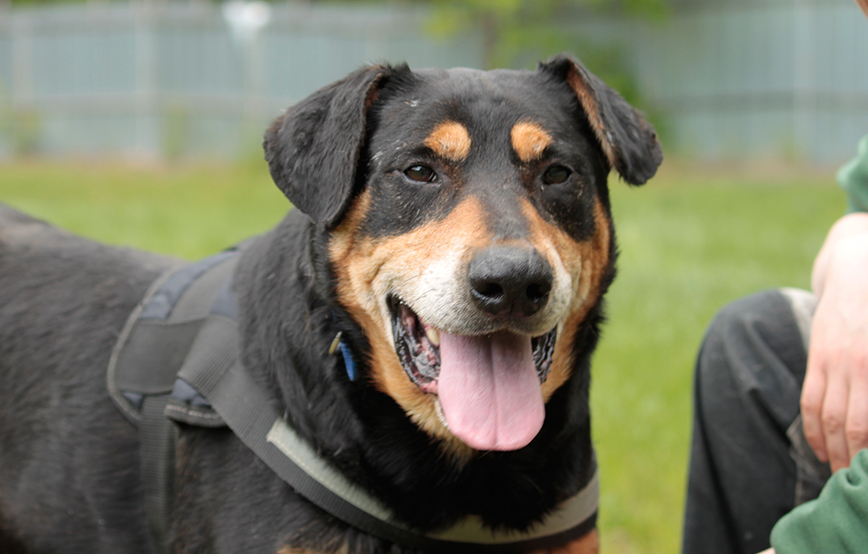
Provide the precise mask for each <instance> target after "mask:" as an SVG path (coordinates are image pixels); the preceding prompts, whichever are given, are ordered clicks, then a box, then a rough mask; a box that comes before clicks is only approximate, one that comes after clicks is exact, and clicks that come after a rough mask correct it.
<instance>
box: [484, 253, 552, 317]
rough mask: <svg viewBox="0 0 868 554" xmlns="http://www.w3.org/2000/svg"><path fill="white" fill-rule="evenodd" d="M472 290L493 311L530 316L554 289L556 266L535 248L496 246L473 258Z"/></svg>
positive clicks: (493, 312) (496, 313) (485, 307)
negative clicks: (553, 279) (554, 270)
mask: <svg viewBox="0 0 868 554" xmlns="http://www.w3.org/2000/svg"><path fill="white" fill-rule="evenodd" d="M468 278H469V280H470V293H471V296H473V300H474V301H475V302H476V304H477V305H478V306H479V307H480V308H481V309H483V310H485V311H486V312H488V313H490V314H493V315H511V316H519V315H520V316H530V315H533V314H535V313H537V312H538V311H539V310H540V309H541V308H542V307H543V306H545V304H546V301H548V298H549V292H551V290H552V268H551V267H550V266H549V264H548V262H546V261H545V260H544V259H543V258H542V256H540V255H539V253H538V252H537V251H536V250H534V249H532V248H519V247H511V246H492V247H490V248H486V249H485V250H481V251H480V252H478V253H477V254H475V255H474V256H473V258H472V259H471V260H470V269H469V270H468Z"/></svg>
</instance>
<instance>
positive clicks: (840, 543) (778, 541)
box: [772, 449, 868, 554]
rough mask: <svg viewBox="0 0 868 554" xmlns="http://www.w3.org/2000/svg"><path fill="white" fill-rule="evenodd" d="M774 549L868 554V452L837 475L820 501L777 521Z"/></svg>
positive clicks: (791, 553)
mask: <svg viewBox="0 0 868 554" xmlns="http://www.w3.org/2000/svg"><path fill="white" fill-rule="evenodd" d="M772 546H774V548H775V554H808V553H811V554H814V553H822V554H845V553H846V554H864V553H865V552H868V449H864V450H860V451H859V453H858V454H856V456H854V457H853V460H852V461H851V462H850V467H848V468H846V469H839V470H838V471H836V472H835V474H834V475H832V478H831V479H829V482H828V483H826V486H825V487H823V492H821V493H820V497H819V498H817V499H816V500H812V501H811V502H807V503H805V504H802V505H801V506H799V507H798V508H796V509H795V510H793V511H792V512H790V513H789V514H787V515H786V516H784V517H782V518H781V519H780V521H778V523H777V525H775V528H774V529H772Z"/></svg>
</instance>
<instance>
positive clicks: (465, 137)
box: [425, 121, 470, 162]
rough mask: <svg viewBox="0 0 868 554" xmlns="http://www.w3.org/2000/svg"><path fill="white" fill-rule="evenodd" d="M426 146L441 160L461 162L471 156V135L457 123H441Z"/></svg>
mask: <svg viewBox="0 0 868 554" xmlns="http://www.w3.org/2000/svg"><path fill="white" fill-rule="evenodd" d="M425 146H427V147H428V148H430V149H431V150H433V151H434V153H435V154H437V155H438V156H440V157H441V158H446V159H447V160H452V161H455V162H460V161H462V160H464V159H465V158H467V155H468V154H470V134H469V133H468V132H467V128H466V127H465V126H464V125H462V124H460V123H457V122H455V121H447V122H445V123H441V124H440V125H438V126H437V127H435V128H434V130H433V131H431V134H430V135H428V138H426V139H425Z"/></svg>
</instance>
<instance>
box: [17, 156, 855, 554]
mask: <svg viewBox="0 0 868 554" xmlns="http://www.w3.org/2000/svg"><path fill="white" fill-rule="evenodd" d="M611 188H612V202H613V206H614V208H613V209H614V213H615V218H616V221H617V222H618V238H619V244H620V249H621V257H620V260H619V276H618V278H617V280H616V282H615V284H614V285H613V287H612V289H611V292H610V294H609V297H608V306H609V310H608V313H609V316H610V322H609V323H608V324H607V326H606V328H605V331H604V336H603V341H602V344H601V347H600V349H599V350H598V352H597V353H596V355H595V361H594V370H593V371H594V385H593V392H592V404H593V414H594V433H595V440H596V445H597V450H598V456H599V460H600V466H601V472H602V481H603V489H602V490H603V492H602V500H601V512H600V513H601V521H600V526H601V532H602V537H603V552H605V553H617V554H652V553H653V554H660V553H668V552H671V553H674V552H677V551H678V548H679V543H680V528H681V519H682V509H683V508H682V506H683V498H684V485H685V480H686V477H685V471H686V466H687V452H688V444H689V433H690V417H691V414H690V411H691V407H690V385H691V379H692V375H691V374H692V369H693V360H694V356H695V353H696V351H697V348H698V346H699V343H700V341H701V337H702V334H703V332H704V329H705V327H706V325H707V324H708V322H709V320H710V319H711V318H712V316H713V314H714V313H715V312H716V311H717V309H719V308H720V307H721V306H722V305H723V304H725V303H726V302H729V301H731V300H733V299H735V298H737V297H739V296H742V295H745V294H748V293H751V292H754V291H758V290H761V289H764V288H767V287H774V286H799V287H807V286H808V283H809V274H810V268H811V262H812V259H813V256H814V255H815V253H816V251H817V250H818V249H819V247H820V244H821V242H822V240H823V236H824V234H825V231H826V229H828V227H829V225H830V224H831V222H832V221H833V220H834V219H835V218H837V217H838V216H839V215H840V214H841V212H842V210H843V195H842V193H841V192H840V191H839V190H838V189H837V187H836V186H835V185H834V184H833V181H832V172H831V171H828V172H825V173H816V174H812V175H808V176H804V175H802V174H800V173H797V172H794V171H792V170H785V171H783V172H778V171H775V172H770V171H768V170H766V171H764V172H762V173H760V174H751V173H745V172H738V173H736V172H733V171H729V170H725V169H724V170H721V169H717V170H713V171H708V170H695V169H693V170H691V169H685V168H684V167H682V168H680V169H679V168H678V167H675V168H669V167H666V166H664V168H663V170H662V171H661V174H660V175H659V176H658V177H657V178H655V180H653V181H652V182H651V183H650V184H649V185H647V186H645V187H642V188H633V189H628V188H627V187H626V186H624V185H622V184H621V183H618V182H617V179H616V178H614V177H613V178H612V182H611ZM0 201H2V202H6V203H8V204H11V205H13V206H15V207H17V208H19V209H22V210H24V211H26V212H28V213H31V214H33V215H36V216H38V217H41V218H44V219H47V220H49V221H52V222H53V223H56V224H58V225H60V226H62V227H65V228H67V229H69V230H71V231H74V232H77V233H80V234H83V235H85V236H88V237H92V238H95V239H99V240H102V241H106V242H111V243H115V244H125V245H131V246H136V247H141V248H147V249H151V250H156V251H160V252H164V253H169V254H174V255H177V256H181V257H184V258H188V259H195V258H198V257H200V256H204V255H206V254H209V253H211V252H214V251H216V250H219V249H221V248H223V247H225V246H227V245H230V244H232V243H235V242H237V241H238V240H240V239H242V238H244V237H246V236H249V235H251V234H254V233H258V232H261V231H263V230H265V229H267V228H269V227H271V226H272V225H273V224H274V223H275V222H276V221H277V220H278V219H279V218H280V217H281V215H282V214H283V213H284V212H285V210H286V209H287V207H288V204H287V202H286V200H285V199H284V197H283V196H282V195H281V194H280V193H279V192H278V191H277V190H276V188H275V187H274V185H273V184H272V183H271V182H270V179H269V178H268V175H267V172H266V171H265V168H264V166H263V165H262V164H252V163H251V164H243V165H213V166H204V165H198V166H179V167H174V168H151V167H136V166H128V165H122V164H97V165H93V164H90V165H86V164H73V163H65V164H60V163H38V162H21V163H14V164H6V165H0Z"/></svg>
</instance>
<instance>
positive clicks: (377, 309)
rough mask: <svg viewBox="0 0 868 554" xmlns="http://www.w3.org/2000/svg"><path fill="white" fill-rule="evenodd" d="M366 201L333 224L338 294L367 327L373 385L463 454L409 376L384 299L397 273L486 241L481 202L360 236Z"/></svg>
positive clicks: (466, 451) (413, 273) (414, 271)
mask: <svg viewBox="0 0 868 554" xmlns="http://www.w3.org/2000/svg"><path fill="white" fill-rule="evenodd" d="M369 204H370V197H369V195H368V194H367V193H364V194H362V195H361V196H360V197H359V199H358V200H357V201H356V202H355V203H354V205H353V206H351V208H350V210H349V213H348V215H347V217H345V218H344V221H343V222H342V223H341V225H339V226H338V228H337V229H336V230H335V233H334V235H333V238H332V240H331V243H330V247H329V254H330V258H331V260H332V262H333V263H334V266H335V269H336V272H337V274H338V275H337V276H338V288H337V293H338V298H340V301H341V303H342V304H343V306H344V308H345V309H346V310H347V311H348V312H349V313H350V314H351V315H352V317H353V319H355V321H356V322H357V323H358V324H359V325H360V326H361V327H362V329H364V330H365V332H366V334H367V338H368V341H369V342H370V344H371V359H370V360H369V361H370V363H371V367H373V368H376V370H375V373H374V375H373V376H372V377H373V380H374V384H375V386H376V387H377V388H378V389H380V390H381V391H383V392H385V393H386V394H388V395H390V396H391V397H392V398H394V399H395V401H396V402H398V404H400V405H401V407H402V408H403V409H404V411H406V412H407V414H408V415H409V416H410V418H411V419H412V420H413V421H414V422H415V423H416V424H417V425H418V426H419V427H420V428H422V429H423V430H424V431H426V432H427V433H429V434H430V435H432V436H435V437H437V438H439V439H442V440H443V441H444V443H443V447H444V449H445V450H446V451H447V452H450V453H452V454H456V455H458V457H459V459H467V458H469V457H470V456H472V455H474V451H473V450H472V449H471V448H470V447H469V446H467V445H465V444H464V443H463V442H461V441H460V440H459V439H458V438H457V437H455V436H454V435H453V434H452V433H450V432H449V431H448V430H447V429H446V428H445V427H444V426H443V424H442V423H441V422H440V418H439V417H438V415H437V410H436V407H435V402H434V399H435V397H434V396H433V395H430V394H425V393H423V392H422V391H420V390H419V388H418V387H417V386H416V385H415V384H414V383H413V382H412V381H410V379H408V378H407V374H406V373H405V372H404V368H403V367H402V366H401V363H400V361H399V360H398V357H397V355H396V354H395V347H394V343H393V339H392V334H391V325H392V324H391V318H390V314H389V312H388V308H387V306H385V305H384V304H383V302H384V299H383V298H381V297H382V296H384V294H385V292H386V291H387V290H388V289H389V283H387V282H384V281H385V280H387V279H389V278H391V277H392V276H395V275H401V276H402V278H403V279H407V280H414V279H418V278H419V277H421V275H422V273H423V271H424V270H425V268H426V267H428V266H429V265H430V264H431V263H432V262H433V261H435V260H436V259H438V258H439V257H440V256H442V254H443V252H449V251H455V250H461V249H462V247H464V246H466V245H468V244H486V243H487V242H490V240H491V237H490V236H489V235H488V231H487V230H486V227H485V225H484V224H483V221H482V218H483V213H482V207H481V205H480V204H479V202H478V201H477V200H476V199H474V198H470V199H468V200H465V201H464V202H462V203H461V204H459V205H458V206H457V207H456V208H455V209H454V210H453V211H452V213H451V214H450V215H449V216H448V217H447V218H445V219H444V220H442V221H438V222H434V223H430V224H428V225H424V226H422V227H419V228H418V229H415V230H413V231H411V232H410V233H406V234H403V235H399V236H396V237H386V238H380V239H371V238H368V237H359V236H357V235H356V234H355V230H356V229H358V227H359V222H360V221H361V219H362V218H363V217H364V214H365V213H366V212H367V210H368V206H369Z"/></svg>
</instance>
